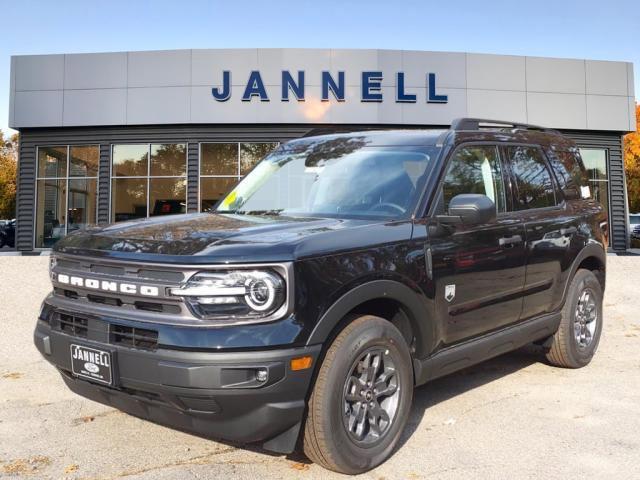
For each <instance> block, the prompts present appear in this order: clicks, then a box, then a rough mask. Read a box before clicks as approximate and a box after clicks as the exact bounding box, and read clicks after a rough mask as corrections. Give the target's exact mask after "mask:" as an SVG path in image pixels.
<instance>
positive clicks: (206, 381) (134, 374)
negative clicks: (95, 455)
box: [34, 319, 320, 453]
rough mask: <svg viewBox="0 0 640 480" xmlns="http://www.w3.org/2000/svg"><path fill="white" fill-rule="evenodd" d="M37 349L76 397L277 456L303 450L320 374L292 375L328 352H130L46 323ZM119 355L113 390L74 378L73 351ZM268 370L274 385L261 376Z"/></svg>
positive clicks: (317, 348) (317, 349)
mask: <svg viewBox="0 0 640 480" xmlns="http://www.w3.org/2000/svg"><path fill="white" fill-rule="evenodd" d="M34 342H35V345H36V347H37V348H38V350H39V351H40V353H41V354H42V355H43V356H44V358H45V359H46V360H47V361H49V362H50V363H51V364H53V365H54V366H55V367H56V368H57V369H58V370H59V372H60V373H61V375H62V378H63V380H64V382H65V383H66V384H67V386H68V387H69V388H70V389H71V390H72V391H74V392H75V393H77V394H79V395H82V396H84V397H87V398H89V399H91V400H94V401H97V402H100V403H103V404H106V405H110V406H112V407H114V408H117V409H119V410H122V411H124V412H126V413H129V414H132V415H135V416H137V417H141V418H144V419H147V420H151V421H153V422H156V423H159V424H163V425H166V426H169V427H173V428H176V429H180V430H184V431H189V432H193V433H196V434H199V435H202V436H206V437H210V438H216V439H221V440H228V441H232V442H240V443H254V442H261V443H262V444H263V446H264V447H265V448H267V449H269V450H273V451H277V452H282V453H289V452H291V451H293V449H294V448H295V442H296V439H297V436H298V432H299V429H300V425H301V422H302V419H303V414H304V410H305V402H306V396H307V392H308V390H309V386H310V384H311V378H312V375H313V367H312V368H308V369H306V370H299V371H292V370H291V368H290V360H291V359H292V358H296V357H300V356H303V355H310V356H311V357H313V366H315V365H316V362H317V359H318V355H319V353H320V346H319V345H317V346H311V347H302V348H290V349H280V350H262V351H234V352H211V351H185V350H173V349H166V348H162V346H161V345H159V346H158V348H157V349H156V350H154V351H146V350H142V349H138V348H126V347H122V346H116V345H113V344H110V343H105V342H98V341H95V340H92V339H90V338H79V337H77V336H74V335H73V334H69V333H65V332H62V331H59V330H57V329H56V328H55V325H52V324H50V323H47V322H45V321H43V320H41V319H40V320H38V323H37V326H36V329H35V332H34ZM71 344H80V345H84V346H86V347H93V348H98V349H104V350H108V351H109V352H111V354H112V357H113V360H112V368H113V379H114V380H113V382H114V383H113V385H111V386H104V385H99V384H96V383H92V382H90V381H87V380H83V379H81V378H79V377H76V376H74V375H73V374H72V373H71V371H72V367H71V355H70V345H71ZM258 369H266V370H267V372H268V379H267V380H266V381H264V382H259V381H258V380H257V379H256V375H255V373H256V372H257V370H258Z"/></svg>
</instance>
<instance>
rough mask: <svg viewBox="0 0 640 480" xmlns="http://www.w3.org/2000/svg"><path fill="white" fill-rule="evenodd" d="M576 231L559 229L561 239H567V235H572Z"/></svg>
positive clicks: (573, 229) (573, 228)
mask: <svg viewBox="0 0 640 480" xmlns="http://www.w3.org/2000/svg"><path fill="white" fill-rule="evenodd" d="M577 232H578V229H577V228H576V227H569V228H561V229H560V235H562V236H563V237H567V236H569V235H573V234H574V233H577Z"/></svg>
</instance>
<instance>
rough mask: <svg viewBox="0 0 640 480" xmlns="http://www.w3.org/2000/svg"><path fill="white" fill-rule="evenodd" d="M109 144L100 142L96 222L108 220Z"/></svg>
mask: <svg viewBox="0 0 640 480" xmlns="http://www.w3.org/2000/svg"><path fill="white" fill-rule="evenodd" d="M110 162H111V145H109V144H108V143H101V144H100V166H99V167H98V223H107V222H109V191H110V188H111V185H110V181H111V180H109V175H110V173H111V165H110Z"/></svg>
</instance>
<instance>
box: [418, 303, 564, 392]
mask: <svg viewBox="0 0 640 480" xmlns="http://www.w3.org/2000/svg"><path fill="white" fill-rule="evenodd" d="M559 325H560V313H553V314H549V315H545V316H542V317H539V318H536V319H534V320H528V321H526V322H523V323H520V324H517V325H513V326H510V327H507V328H505V329H504V330H499V331H497V332H493V333H489V334H487V335H484V336H482V337H478V338H474V339H473V340H469V341H467V342H465V343H462V344H460V345H454V346H452V347H448V348H445V349H443V350H440V351H439V352H437V353H435V354H434V355H432V356H431V357H429V358H426V359H424V360H418V359H414V360H413V371H414V375H415V379H416V385H422V384H423V383H426V382H428V381H430V380H434V379H436V378H438V377H443V376H445V375H448V374H450V373H453V372H456V371H458V370H461V369H463V368H466V367H470V366H471V365H475V364H477V363H480V362H483V361H485V360H488V359H490V358H493V357H497V356H498V355H502V354H503V353H507V352H510V351H512V350H516V349H517V348H520V347H522V346H524V345H526V344H528V343H532V342H535V341H537V340H541V339H543V338H546V337H549V336H551V335H553V334H554V333H555V332H556V330H558V326H559Z"/></svg>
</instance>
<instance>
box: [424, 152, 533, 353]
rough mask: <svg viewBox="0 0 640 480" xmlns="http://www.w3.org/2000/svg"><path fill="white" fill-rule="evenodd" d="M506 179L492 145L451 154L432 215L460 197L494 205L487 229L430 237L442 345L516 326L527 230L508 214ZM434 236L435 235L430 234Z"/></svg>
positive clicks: (449, 230)
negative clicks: (473, 197)
mask: <svg viewBox="0 0 640 480" xmlns="http://www.w3.org/2000/svg"><path fill="white" fill-rule="evenodd" d="M506 178H508V177H507V176H506V175H505V170H504V168H503V166H502V162H501V161H500V155H499V152H498V148H497V147H496V146H494V145H468V146H462V147H458V149H457V150H456V151H455V152H454V153H453V155H452V158H451V160H450V162H449V165H448V167H447V174H446V177H445V179H444V181H443V185H442V187H441V191H440V192H439V195H440V197H439V198H440V200H439V204H440V205H439V206H438V208H437V210H440V211H439V212H436V213H445V212H446V211H447V208H448V204H449V202H450V201H451V199H452V198H453V197H454V196H456V195H459V194H462V193H480V194H484V195H487V196H488V197H489V198H490V199H491V200H493V202H494V203H495V205H496V219H495V220H494V221H493V222H491V223H490V224H482V225H461V224H458V225H451V226H446V227H443V226H440V227H438V228H437V229H436V233H435V234H431V235H430V238H429V244H428V245H427V248H428V249H430V251H429V252H428V253H430V255H431V267H432V275H433V282H434V285H435V292H434V295H435V309H436V315H437V316H438V317H439V318H438V320H439V322H438V323H439V325H440V326H442V332H441V337H442V340H443V343H444V345H443V346H447V345H451V344H455V343H458V342H460V341H464V340H466V339H469V338H472V337H474V336H477V335H480V334H483V333H486V332H488V331H491V330H496V329H499V328H502V327H504V326H506V325H509V324H511V323H514V322H516V321H518V319H519V317H520V311H521V309H522V290H523V286H524V278H525V258H526V253H525V230H524V225H523V223H522V222H521V221H520V219H519V218H518V217H517V216H516V215H515V214H513V213H512V212H511V210H512V202H511V194H510V188H509V183H508V182H507V181H505V179H506ZM432 231H433V229H432Z"/></svg>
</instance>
